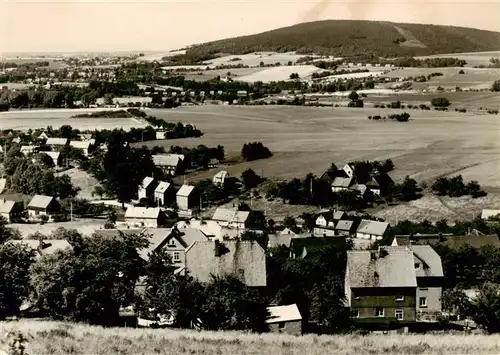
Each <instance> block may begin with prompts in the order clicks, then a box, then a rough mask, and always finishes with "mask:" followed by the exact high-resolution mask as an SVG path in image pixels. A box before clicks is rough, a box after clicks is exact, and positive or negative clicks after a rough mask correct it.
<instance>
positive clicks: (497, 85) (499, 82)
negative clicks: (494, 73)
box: [491, 80, 500, 92]
mask: <svg viewBox="0 0 500 355" xmlns="http://www.w3.org/2000/svg"><path fill="white" fill-rule="evenodd" d="M491 91H495V92H498V91H500V80H497V81H495V82H494V83H493V85H492V86H491Z"/></svg>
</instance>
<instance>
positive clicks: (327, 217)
mask: <svg viewBox="0 0 500 355" xmlns="http://www.w3.org/2000/svg"><path fill="white" fill-rule="evenodd" d="M346 217H347V213H345V211H341V210H336V209H333V210H331V209H325V210H320V211H319V212H318V217H317V218H316V225H317V226H318V227H332V228H333V227H335V223H336V222H337V221H339V220H341V219H343V218H346Z"/></svg>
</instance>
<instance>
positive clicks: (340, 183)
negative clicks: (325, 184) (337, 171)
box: [332, 177, 354, 192]
mask: <svg viewBox="0 0 500 355" xmlns="http://www.w3.org/2000/svg"><path fill="white" fill-rule="evenodd" d="M353 185H354V178H352V177H347V178H343V177H336V178H335V179H334V180H333V182H332V191H333V192H340V191H345V190H348V189H349V188H351V187H352V186H353Z"/></svg>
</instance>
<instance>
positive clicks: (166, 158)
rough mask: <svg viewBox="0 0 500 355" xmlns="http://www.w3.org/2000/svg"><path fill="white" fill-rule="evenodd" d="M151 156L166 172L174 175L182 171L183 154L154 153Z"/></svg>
mask: <svg viewBox="0 0 500 355" xmlns="http://www.w3.org/2000/svg"><path fill="white" fill-rule="evenodd" d="M151 158H152V159H153V163H154V164H155V165H156V166H157V167H159V168H160V169H162V170H163V172H164V173H166V174H169V175H171V176H175V175H177V174H178V173H180V172H181V171H182V168H183V166H182V165H183V162H184V155H183V154H154V155H152V156H151Z"/></svg>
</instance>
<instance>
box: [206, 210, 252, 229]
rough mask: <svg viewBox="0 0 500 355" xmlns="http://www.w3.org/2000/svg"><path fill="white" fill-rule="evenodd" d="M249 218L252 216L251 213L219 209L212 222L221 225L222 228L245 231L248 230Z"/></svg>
mask: <svg viewBox="0 0 500 355" xmlns="http://www.w3.org/2000/svg"><path fill="white" fill-rule="evenodd" d="M248 216H250V212H249V211H239V210H238V209H237V208H223V207H218V208H217V209H216V210H215V212H214V214H213V216H212V220H213V221H216V222H217V223H219V224H220V225H221V226H222V227H228V228H235V229H241V230H244V229H245V228H246V222H247V220H248Z"/></svg>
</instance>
